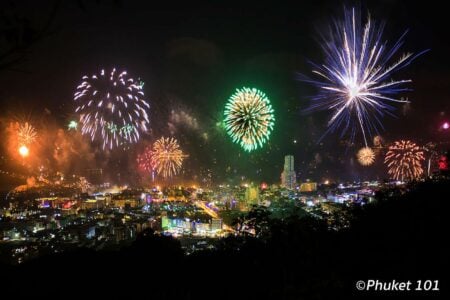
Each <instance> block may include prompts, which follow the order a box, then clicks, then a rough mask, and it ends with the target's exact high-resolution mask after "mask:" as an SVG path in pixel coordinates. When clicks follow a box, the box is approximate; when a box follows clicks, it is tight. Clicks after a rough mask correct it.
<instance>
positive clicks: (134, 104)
mask: <svg viewBox="0 0 450 300" xmlns="http://www.w3.org/2000/svg"><path fill="white" fill-rule="evenodd" d="M142 86H143V85H142V84H141V83H140V82H137V81H135V80H134V79H133V78H131V77H129V76H128V74H127V72H126V71H122V72H118V71H117V70H116V69H113V70H112V71H111V73H109V74H107V73H106V72H105V70H101V72H100V74H99V75H92V76H90V77H88V76H84V77H83V79H82V82H81V84H80V85H79V86H78V87H77V90H76V92H75V95H74V100H75V102H77V104H78V106H77V108H76V109H75V112H76V113H78V114H79V116H80V123H81V124H82V128H81V132H82V134H87V135H89V136H90V137H91V140H92V141H94V140H96V139H101V140H102V144H103V149H105V148H109V149H112V148H113V147H116V146H119V145H122V144H125V143H135V142H137V141H138V140H139V138H140V133H141V132H146V131H147V125H148V123H149V117H148V114H147V110H148V109H149V108H150V105H149V104H148V103H147V102H146V101H145V100H144V92H143V90H142Z"/></svg>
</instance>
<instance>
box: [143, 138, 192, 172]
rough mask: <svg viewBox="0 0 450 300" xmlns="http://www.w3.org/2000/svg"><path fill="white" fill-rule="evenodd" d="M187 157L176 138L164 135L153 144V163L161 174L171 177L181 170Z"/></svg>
mask: <svg viewBox="0 0 450 300" xmlns="http://www.w3.org/2000/svg"><path fill="white" fill-rule="evenodd" d="M186 157H187V155H185V154H184V153H183V151H181V149H180V146H179V145H178V142H177V140H176V139H174V138H164V137H162V138H160V139H159V140H157V141H156V142H155V143H154V144H153V149H152V152H151V164H152V165H153V166H154V169H155V170H156V172H157V173H158V174H159V175H161V176H162V177H164V178H169V177H172V176H174V175H176V174H178V173H179V172H180V170H181V166H182V164H183V160H184V159H185V158H186Z"/></svg>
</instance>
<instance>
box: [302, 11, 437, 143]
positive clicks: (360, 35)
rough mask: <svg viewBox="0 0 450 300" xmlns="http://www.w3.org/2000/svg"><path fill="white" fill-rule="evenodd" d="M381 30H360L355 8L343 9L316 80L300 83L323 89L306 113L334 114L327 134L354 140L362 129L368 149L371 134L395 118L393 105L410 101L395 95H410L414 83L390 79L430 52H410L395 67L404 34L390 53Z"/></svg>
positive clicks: (367, 26)
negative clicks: (389, 117) (387, 119)
mask: <svg viewBox="0 0 450 300" xmlns="http://www.w3.org/2000/svg"><path fill="white" fill-rule="evenodd" d="M383 30H384V24H380V25H378V24H376V23H375V22H373V21H372V20H371V19H370V18H368V20H367V22H366V24H365V25H362V23H361V18H360V16H359V14H357V13H355V9H352V10H351V11H348V10H345V13H344V20H343V21H336V22H335V23H334V27H332V28H331V29H330V34H329V37H328V38H324V43H323V44H322V49H323V52H324V54H325V57H326V59H325V63H323V64H321V65H317V64H313V65H314V70H313V71H312V72H313V74H315V75H317V76H318V79H316V80H315V79H308V78H304V77H302V78H301V80H303V81H306V82H309V83H312V84H313V85H315V86H317V87H318V88H319V93H318V95H317V96H315V97H313V99H312V100H313V104H312V105H311V106H310V108H309V109H308V111H311V110H330V111H332V115H331V117H330V119H329V121H328V129H327V131H326V133H325V134H327V133H329V132H334V131H335V130H337V129H341V128H342V133H341V137H342V136H344V135H345V134H346V133H347V131H348V130H350V131H351V137H352V139H353V138H354V136H355V134H356V131H359V130H360V131H361V133H362V135H363V139H364V143H365V145H366V147H367V138H368V135H369V136H371V135H373V134H374V133H378V131H379V128H380V127H381V128H383V124H382V118H383V117H384V115H385V114H388V115H393V113H392V112H393V111H394V110H395V107H394V106H393V105H392V104H395V103H405V102H408V101H407V100H402V99H397V98H396V97H395V96H394V95H396V94H398V93H400V92H403V91H408V90H409V89H408V88H406V87H404V84H406V83H410V82H411V80H410V79H407V80H392V79H391V80H389V78H390V77H391V75H392V74H393V73H394V72H396V71H398V70H400V69H402V68H404V67H406V66H407V65H409V64H410V63H411V62H412V61H413V60H414V59H415V58H416V57H417V56H419V55H421V54H423V53H425V52H426V51H428V50H426V51H422V52H420V53H418V54H416V55H414V54H412V53H406V54H403V55H402V56H401V57H400V58H398V59H397V60H396V61H394V62H392V61H393V57H394V55H395V54H396V53H397V52H398V50H399V49H400V47H401V46H402V45H403V38H404V36H405V34H406V32H405V34H403V35H402V36H401V37H400V38H399V39H398V40H397V42H396V43H395V44H394V45H393V46H392V48H389V47H388V45H387V43H386V42H382V39H383ZM358 128H359V129H358Z"/></svg>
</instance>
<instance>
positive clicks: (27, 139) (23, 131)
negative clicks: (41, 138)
mask: <svg viewBox="0 0 450 300" xmlns="http://www.w3.org/2000/svg"><path fill="white" fill-rule="evenodd" d="M36 137H37V133H36V130H35V129H34V127H33V126H31V125H30V124H28V122H26V123H25V124H22V125H20V127H19V131H18V132H17V138H18V142H19V144H20V145H30V144H31V143H33V142H34V140H35V139H36Z"/></svg>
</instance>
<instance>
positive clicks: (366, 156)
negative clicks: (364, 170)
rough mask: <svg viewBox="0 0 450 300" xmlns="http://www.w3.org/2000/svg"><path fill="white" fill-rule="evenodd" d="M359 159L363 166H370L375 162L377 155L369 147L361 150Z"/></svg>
mask: <svg viewBox="0 0 450 300" xmlns="http://www.w3.org/2000/svg"><path fill="white" fill-rule="evenodd" d="M357 157H358V161H359V163H360V164H361V165H363V166H370V165H371V164H373V162H374V161H375V153H374V152H373V150H372V149H370V148H369V147H364V148H361V149H359V151H358V154H357Z"/></svg>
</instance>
